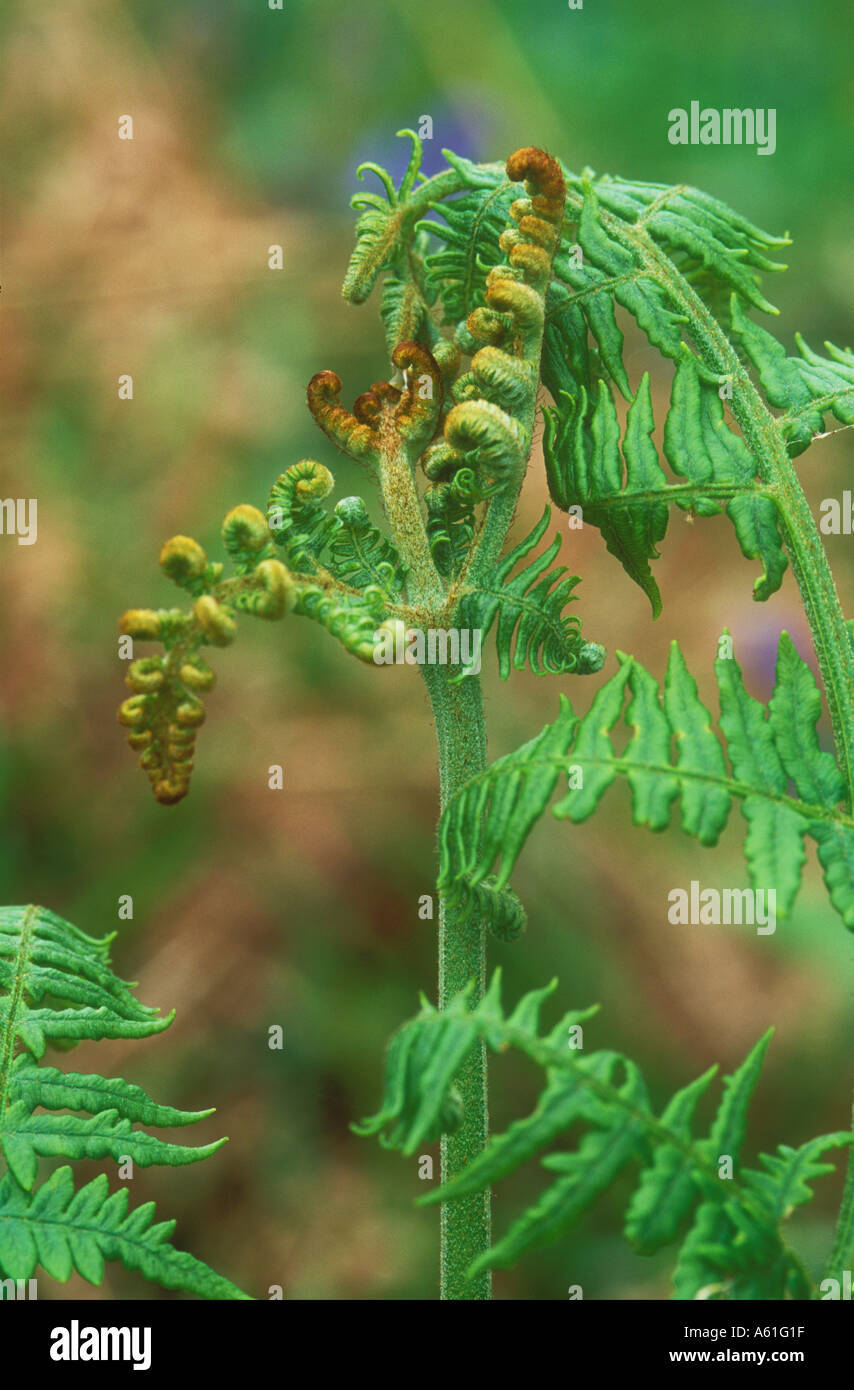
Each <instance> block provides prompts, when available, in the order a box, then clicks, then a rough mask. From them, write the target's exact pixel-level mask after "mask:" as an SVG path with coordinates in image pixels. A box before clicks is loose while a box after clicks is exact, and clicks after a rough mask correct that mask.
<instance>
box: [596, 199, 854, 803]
mask: <svg viewBox="0 0 854 1390" xmlns="http://www.w3.org/2000/svg"><path fill="white" fill-rule="evenodd" d="M601 217H602V223H603V225H604V226H605V227H606V228H607V230H608V231H609V232H610V233H612V234H613V235H614V236H615V237H616V238H617V240H621V241H623V242H624V244H626V245H628V246H631V247H633V248H634V249H635V250H639V251H640V253H641V256H642V257H643V259H644V260H645V262H646V265H647V268H648V271H649V273H650V274H651V275H652V277H653V278H654V279H655V280H657V281H658V283H659V284H660V286H661V288H662V289H663V291H664V293H665V294H666V296H667V298H668V299H669V300H670V303H671V304H672V305H673V307H674V308H675V309H677V310H678V311H679V312H680V313H682V314H684V315H685V316H686V317H687V319H688V320H689V322H690V330H689V331H690V333H691V336H692V337H693V339H694V342H695V344H696V346H697V348H698V349H699V352H700V355H701V357H702V358H703V361H704V362H705V364H706V366H708V367H710V368H711V369H712V371H714V372H716V373H718V374H719V375H720V376H721V377H724V376H729V377H731V378H732V383H733V394H732V399H731V401H730V408H731V410H732V413H733V415H734V416H735V418H736V420H737V421H738V424H739V425H740V427H741V430H742V433H743V435H744V438H745V441H746V443H747V446H748V448H749V449H750V452H751V453H752V455H753V457H754V459H755V460H756V464H757V469H758V472H759V476H760V478H761V479H762V482H763V484H764V485H765V487H764V490H765V491H766V492H769V493H771V494H772V495H773V496H774V497H775V498H776V500H777V504H778V505H777V515H778V519H779V524H780V530H781V531H782V534H783V539H784V541H785V544H786V549H787V550H788V552H789V558H790V560H791V562H792V570H793V572H794V575H795V579H796V580H797V584H798V588H799V589H800V593H801V601H802V602H803V605H804V609H805V612H806V616H807V621H808V622H809V625H810V631H811V633H812V639H813V645H814V647H815V652H816V657H817V658H818V665H819V670H820V672H821V679H822V684H823V686H824V693H825V698H826V700H827V704H828V708H829V710H830V721H831V724H832V726H833V739H834V743H835V745H836V753H837V757H838V760H839V765H840V768H841V769H842V775H843V777H844V779H845V787H846V805H847V808H848V809H849V810H850V809H852V807H854V654H852V650H851V642H850V638H849V635H848V629H847V627H846V624H845V618H844V616H843V612H842V605H841V603H840V601H839V595H838V593H837V591H836V585H835V583H834V581H833V575H832V573H831V569H830V565H829V564H828V560H827V555H826V553H825V550H824V546H823V544H822V540H821V536H820V534H819V530H818V526H817V525H816V521H815V517H814V516H813V514H812V511H811V510H810V506H809V503H808V501H807V499H806V496H805V494H804V491H803V488H802V487H801V483H800V479H799V478H798V474H797V472H796V471H795V467H794V464H793V463H792V460H791V458H790V457H789V453H788V450H787V448H786V445H785V443H784V441H783V439H782V436H781V434H780V431H779V429H778V428H777V425H776V423H775V420H774V417H773V415H772V414H771V413H770V411H769V410H768V409H767V407H766V406H765V403H764V401H763V400H762V397H761V396H760V395H759V392H758V391H757V389H756V387H755V386H754V384H753V381H752V380H751V377H750V373H749V372H748V371H747V368H746V367H745V366H744V364H743V363H742V361H741V360H740V358H739V356H738V353H737V352H736V350H735V348H734V347H733V345H732V343H731V342H730V341H729V339H728V338H727V336H726V334H725V333H724V331H723V329H722V328H721V326H720V324H719V323H718V322H717V320H716V319H715V317H714V315H713V314H712V313H710V311H709V310H708V309H707V308H706V305H705V304H704V303H703V301H702V300H701V299H700V297H699V295H698V294H696V293H695V291H694V290H693V289H692V288H691V286H690V285H689V284H688V283H687V281H686V280H684V279H683V278H682V277H681V276H679V275H678V274H677V275H674V271H673V267H672V265H671V263H670V261H669V260H668V258H667V257H666V255H665V254H664V252H663V251H661V250H660V249H659V248H658V247H656V246H655V245H654V243H653V242H652V241H651V240H650V239H649V237H648V236H647V235H646V234H645V233H644V232H642V231H641V232H639V231H638V229H637V228H635V227H631V226H626V225H625V224H622V223H620V222H619V221H618V219H616V218H613V217H611V216H610V215H608V214H607V213H602V214H601Z"/></svg>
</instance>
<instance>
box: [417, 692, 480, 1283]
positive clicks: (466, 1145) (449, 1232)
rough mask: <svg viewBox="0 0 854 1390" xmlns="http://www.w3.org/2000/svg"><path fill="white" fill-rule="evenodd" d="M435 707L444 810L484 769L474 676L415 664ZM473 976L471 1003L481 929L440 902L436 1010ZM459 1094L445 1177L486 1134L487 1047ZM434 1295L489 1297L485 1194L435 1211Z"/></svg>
mask: <svg viewBox="0 0 854 1390" xmlns="http://www.w3.org/2000/svg"><path fill="white" fill-rule="evenodd" d="M421 671H422V674H423V676H424V682H425V684H426V686H427V691H428V693H429V696H430V702H431V704H432V707H433V717H434V719H435V722H436V738H437V742H438V748H439V778H440V787H441V804H442V810H444V809H445V806H446V805H447V804H448V801H449V800H450V798H451V797H452V796H453V795H454V793H455V792H456V791H457V790H458V789H459V788H460V787H461V786H462V785H463V783H464V782H467V781H468V780H469V778H470V777H474V776H475V774H476V773H479V772H482V771H483V769H484V768H485V766H486V728H485V724H484V718H483V699H482V696H481V689H480V679H479V677H477V676H467V677H466V678H465V680H463V681H462V682H461V683H460V684H459V685H452V684H451V683H450V682H451V679H452V678H453V677H454V676H455V675H458V674H459V670H458V669H457V668H454V667H452V666H430V665H424V666H422V667H421ZM472 980H473V981H474V990H473V993H472V996H471V1003H472V1007H474V1006H475V1005H476V1004H477V1003H478V1002H479V1001H480V1000H481V999H482V998H483V995H484V991H485V988H486V929H485V928H484V926H483V924H482V923H481V922H478V921H472V920H471V919H469V920H467V921H463V920H461V919H460V917H459V915H458V914H457V913H455V912H454V911H452V910H449V909H448V908H447V906H446V905H445V903H440V906H439V1007H440V1009H443V1008H444V1007H445V1005H446V1004H447V1002H448V1000H449V999H450V998H451V996H452V995H454V994H456V993H457V992H458V991H459V990H461V989H464V988H465V986H466V985H467V984H468V983H469V982H470V981H472ZM456 1085H457V1088H458V1090H459V1092H460V1095H461V1097H462V1103H463V1121H462V1124H461V1126H460V1128H459V1129H458V1130H457V1131H456V1132H455V1133H454V1134H443V1135H442V1159H441V1181H442V1182H443V1183H446V1182H448V1181H449V1180H450V1179H451V1178H453V1177H455V1176H456V1175H457V1173H459V1172H461V1171H462V1170H463V1169H464V1168H465V1167H466V1166H467V1164H468V1163H470V1162H471V1161H472V1159H474V1158H476V1157H477V1155H478V1154H480V1153H481V1152H482V1150H483V1148H484V1146H485V1144H486V1141H487V1138H488V1135H489V1108H488V1091H487V1073H486V1049H485V1047H484V1045H483V1043H480V1044H478V1046H477V1047H476V1048H474V1049H473V1050H472V1052H471V1053H470V1055H469V1057H468V1059H467V1061H466V1062H465V1063H464V1065H463V1067H462V1068H461V1070H460V1072H459V1075H458V1077H457V1082H456ZM440 1227H441V1235H440V1242H441V1254H440V1297H441V1298H443V1299H489V1298H490V1297H491V1296H492V1280H491V1276H490V1273H489V1271H488V1270H484V1271H482V1272H481V1273H479V1274H477V1275H476V1276H475V1278H474V1279H471V1280H469V1279H466V1277H465V1275H466V1270H467V1269H468V1267H469V1265H470V1264H471V1263H472V1261H473V1260H474V1259H475V1258H476V1257H477V1256H478V1255H481V1254H483V1252H484V1251H485V1250H488V1249H489V1247H490V1244H491V1221H490V1193H489V1189H487V1190H486V1191H485V1192H476V1193H473V1194H472V1195H470V1196H468V1197H460V1198H459V1199H458V1200H457V1201H454V1202H443V1203H442V1206H441V1209H440Z"/></svg>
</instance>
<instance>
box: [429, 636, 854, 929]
mask: <svg viewBox="0 0 854 1390" xmlns="http://www.w3.org/2000/svg"><path fill="white" fill-rule="evenodd" d="M620 660H621V665H620V669H619V670H618V671H617V673H616V674H615V675H614V676H612V677H611V679H610V680H609V681H608V682H607V683H606V684H605V685H604V686H603V687H602V689H601V690H600V691H599V692H598V694H597V695H596V697H595V699H594V701H593V704H592V705H591V708H590V711H589V713H588V714H587V715H585V716H584V718H583V719H581V720H579V719H578V718H577V716H576V715H575V713H574V712H573V709H572V706H571V705H570V703H569V701H568V699H567V698H566V696H562V697H561V710H560V714H559V715H558V718H557V719H556V721H555V722H554V724H551V725H547V726H546V728H545V729H544V730H543V731H542V733H540V734H538V735H537V737H536V738H535V739H532V740H531V741H530V742H529V743H526V744H524V745H523V746H522V747H521V748H519V749H518V750H517V751H516V752H515V753H510V754H508V755H507V756H506V757H504V758H500V759H498V761H497V762H495V763H493V764H492V766H491V767H489V768H487V770H486V771H485V772H484V773H482V774H481V775H479V776H476V777H473V778H472V779H471V780H470V781H469V782H467V783H465V784H464V785H463V787H462V788H461V789H460V791H459V792H458V793H457V794H456V796H455V797H454V798H453V799H452V800H451V801H450V802H449V804H448V806H447V807H446V809H445V812H444V814H443V816H442V820H441V822H440V827H439V849H440V875H439V887H440V889H441V891H442V892H443V893H445V894H446V895H447V897H448V899H449V901H450V902H452V903H454V904H458V905H462V906H463V907H464V908H465V907H466V906H467V905H468V906H470V907H471V908H472V909H473V907H474V900H473V898H470V895H471V894H472V893H473V892H474V891H475V890H476V889H477V887H478V885H479V884H481V883H482V882H484V881H485V880H486V879H487V878H488V877H490V876H491V875H492V874H493V870H495V878H494V879H491V881H493V882H495V883H496V884H497V886H498V887H499V888H504V887H506V885H507V884H508V883H509V880H510V875H511V873H512V871H513V866H514V864H515V862H516V859H517V858H518V855H519V853H520V852H521V849H522V846H523V844H524V843H525V840H526V839H527V837H528V835H529V833H530V831H531V829H532V828H533V826H534V825H535V824H536V822H537V820H539V818H540V816H542V815H543V814H544V812H545V810H546V808H547V806H548V804H549V802H550V800H551V797H552V794H553V793H554V791H555V789H556V787H557V785H558V782H559V780H560V778H561V775H565V776H566V777H567V782H568V789H567V791H566V793H565V795H564V796H563V797H562V798H561V800H560V801H559V802H558V803H557V804H556V805H555V806H554V808H553V814H554V815H555V816H556V817H558V819H566V820H572V821H576V822H579V821H584V820H586V819H587V818H588V817H589V816H590V815H592V814H593V812H594V810H595V809H596V807H597V805H598V803H599V801H600V799H601V797H602V796H603V794H604V792H605V791H606V790H607V788H608V787H609V786H610V785H611V783H612V782H613V781H614V780H615V779H616V778H617V777H618V776H619V777H625V778H626V780H627V782H628V784H629V787H630V789H631V793H632V804H633V818H634V821H635V824H636V825H646V826H649V828H650V829H651V830H663V829H664V828H665V827H666V826H667V825H668V823H669V820H670V811H671V807H672V805H673V804H674V803H675V802H677V801H679V802H680V804H681V812H682V815H681V819H682V829H683V830H684V831H685V832H686V834H688V835H692V836H694V837H696V838H697V839H698V840H699V841H700V843H701V844H703V845H714V844H716V843H717V841H718V838H719V837H720V834H721V832H722V830H723V828H724V826H725V824H726V821H727V818H728V815H729V810H730V806H731V803H732V801H733V799H737V800H738V801H740V802H741V804H742V811H743V814H744V818H745V820H746V822H747V832H746V838H745V857H746V860H747V866H748V871H749V874H750V880H751V883H752V885H753V887H754V888H755V889H757V890H758V889H763V890H769V889H773V890H774V891H775V893H776V912H777V915H778V916H781V917H782V916H785V915H786V914H787V913H788V912H789V911H790V909H791V907H792V904H793V902H794V899H795V896H796V894H797V891H798V888H799V886H800V881H801V873H802V869H803V863H804V857H805V856H804V848H803V838H804V836H805V835H810V836H811V837H812V838H813V839H814V840H815V841H816V844H817V846H818V857H819V861H820V863H821V865H822V868H823V870H824V878H825V883H826V885H827V889H828V893H829V895H830V900H831V902H832V903H833V906H834V907H835V908H836V910H837V912H838V913H839V914H840V916H841V917H842V919H843V921H844V922H845V925H846V926H848V927H851V928H854V820H853V819H852V817H851V815H850V814H849V813H848V812H847V811H843V810H842V809H841V807H840V803H841V801H842V797H843V785H842V779H841V776H840V773H839V770H838V768H837V766H836V763H835V761H834V759H833V757H832V756H831V755H830V754H829V753H826V752H824V751H822V749H821V748H820V747H819V743H818V738H817V734H816V728H815V726H816V721H817V719H818V716H819V714H820V710H821V700H820V696H819V693H818V688H817V686H816V684H815V679H814V677H813V675H812V672H811V671H810V669H809V667H808V666H807V664H806V662H805V661H803V660H802V658H801V657H800V656H799V655H798V653H797V651H796V650H795V647H794V645H793V643H792V641H791V639H790V638H789V637H788V636H787V635H786V634H785V633H783V634H782V636H781V638H780V647H779V653H778V658H777V681H776V685H775V688H774V693H773V695H772V697H771V700H770V702H769V706H768V710H767V711H766V710H765V709H764V707H763V706H762V705H761V704H759V703H758V702H757V701H756V700H754V699H753V698H752V697H751V696H749V695H748V694H747V692H746V691H745V689H744V685H743V681H742V677H741V671H740V669H739V667H738V663H737V662H736V661H735V659H734V658H733V657H730V658H726V657H722V658H719V659H718V660H717V662H716V663H715V669H716V674H717V678H718V688H719V692H720V703H721V718H720V729H721V732H722V734H723V737H724V742H723V744H722V743H721V741H720V740H719V739H718V737H717V736H716V735H715V733H714V732H713V730H712V723H711V716H710V715H709V713H708V711H707V710H706V709H705V707H704V706H703V704H702V703H701V702H700V700H699V698H698V696H697V687H696V684H695V682H694V679H693V677H692V676H691V675H690V673H689V672H688V670H687V668H686V666H685V662H684V658H683V657H682V654H681V652H680V650H679V648H678V646H677V645H676V644H675V643H674V644H673V646H672V648H671V655H670V662H669V665H668V669H667V677H666V679H665V682H664V690H663V700H662V694H661V693H660V692H659V688H658V686H657V684H656V682H655V680H654V679H653V677H652V676H651V675H649V673H648V672H647V671H645V670H644V668H643V667H642V666H641V665H640V664H639V663H638V662H637V661H635V660H633V659H632V658H630V657H622V656H621V658H620ZM627 693H628V694H629V696H630V699H629V703H628V706H627V708H626V710H625V722H626V724H627V726H628V728H629V729H630V731H631V738H630V739H629V742H628V744H627V745H626V747H625V748H624V749H623V751H622V752H619V753H618V752H616V751H615V749H614V747H613V745H612V742H611V732H612V731H613V730H614V728H615V726H616V725H617V722H618V720H619V719H620V716H621V715H622V714H623V707H624V704H625V698H626V694H627ZM724 749H726V751H727V753H728V756H729V769H728V768H727V760H726V758H725V756H724ZM790 780H791V782H793V783H794V788H795V793H794V794H789V791H788V787H789V781H790Z"/></svg>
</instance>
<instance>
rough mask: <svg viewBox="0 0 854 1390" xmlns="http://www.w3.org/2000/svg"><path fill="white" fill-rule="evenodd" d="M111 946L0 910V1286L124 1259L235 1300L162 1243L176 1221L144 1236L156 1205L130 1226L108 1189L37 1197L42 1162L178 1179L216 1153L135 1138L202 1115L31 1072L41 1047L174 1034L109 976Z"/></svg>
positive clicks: (53, 1181)
mask: <svg viewBox="0 0 854 1390" xmlns="http://www.w3.org/2000/svg"><path fill="white" fill-rule="evenodd" d="M111 940H112V937H105V938H104V939H103V940H98V939H96V938H94V937H90V936H87V935H86V934H85V933H84V932H82V931H80V930H79V929H78V928H77V927H74V926H72V925H71V924H70V923H68V922H65V921H63V920H62V918H60V917H57V916H56V915H55V914H54V913H52V912H49V911H48V910H47V909H46V908H42V907H36V906H34V905H32V904H31V905H30V906H28V907H4V908H0V1157H2V1159H3V1161H5V1164H6V1167H7V1169H8V1172H7V1173H6V1175H5V1176H4V1177H3V1178H2V1181H0V1275H3V1276H5V1277H7V1278H12V1279H25V1278H29V1277H30V1276H31V1275H32V1274H33V1271H34V1269H35V1266H36V1264H37V1263H41V1264H42V1266H43V1267H44V1268H45V1269H46V1270H47V1272H48V1273H49V1274H52V1275H54V1277H56V1278H59V1279H62V1280H65V1279H68V1278H69V1276H70V1274H71V1273H72V1270H73V1269H74V1268H76V1269H78V1270H79V1272H80V1273H81V1274H82V1275H83V1276H84V1277H85V1278H87V1279H89V1280H90V1281H91V1282H93V1283H100V1282H101V1279H102V1278H103V1264H104V1260H105V1259H120V1260H122V1261H123V1263H124V1264H125V1265H127V1267H128V1268H129V1269H140V1270H141V1271H142V1272H143V1273H144V1274H146V1276H147V1277H148V1278H153V1279H156V1280H158V1281H159V1282H160V1283H162V1284H163V1285H164V1287H166V1288H182V1289H185V1290H186V1291H187V1292H191V1293H197V1294H198V1295H199V1296H200V1297H204V1298H243V1297H245V1295H243V1294H241V1293H240V1291H239V1290H238V1289H236V1288H235V1287H234V1285H233V1284H230V1283H229V1281H228V1280H226V1279H222V1278H220V1276H219V1275H217V1274H214V1273H213V1271H212V1270H210V1269H208V1268H207V1267H206V1266H205V1265H203V1264H202V1263H201V1262H200V1261H198V1260H196V1259H194V1258H193V1257H192V1256H191V1255H185V1254H183V1253H182V1252H180V1251H176V1250H174V1249H173V1248H172V1247H171V1246H169V1245H166V1244H165V1241H166V1239H167V1237H168V1236H169V1234H170V1233H171V1230H172V1228H173V1225H174V1223H173V1222H167V1223H163V1224H161V1225H160V1226H151V1218H152V1214H153V1205H152V1204H148V1205H147V1206H144V1207H140V1208H139V1209H138V1210H137V1211H135V1212H133V1213H131V1214H130V1215H126V1212H127V1204H128V1199H127V1192H126V1191H120V1192H117V1193H116V1194H114V1196H112V1197H110V1196H109V1189H108V1185H107V1179H106V1177H100V1178H97V1179H96V1180H95V1182H93V1183H89V1184H88V1185H87V1186H86V1187H83V1188H81V1189H80V1190H79V1191H77V1192H76V1193H75V1191H74V1184H73V1180H72V1177H71V1169H70V1168H62V1169H60V1170H59V1171H58V1172H56V1173H54V1174H53V1176H52V1177H51V1178H50V1179H49V1180H48V1181H47V1182H46V1183H44V1184H42V1186H41V1187H36V1182H37V1178H38V1166H39V1158H41V1157H49V1158H57V1157H61V1158H70V1159H104V1158H110V1159H112V1160H114V1161H115V1162H116V1163H127V1162H129V1161H132V1162H133V1163H134V1164H138V1165H139V1167H141V1168H147V1167H150V1166H151V1165H154V1164H157V1165H163V1166H166V1167H170V1168H175V1167H182V1166H184V1165H185V1164H188V1163H196V1162H198V1161H199V1160H201V1159H204V1158H208V1157H209V1156H210V1155H211V1154H213V1153H215V1152H216V1150H217V1149H219V1148H220V1147H221V1146H222V1144H224V1143H225V1140H224V1139H220V1140H217V1141H215V1142H213V1143H210V1144H202V1145H197V1146H193V1145H187V1144H175V1143H167V1142H166V1141H164V1140H162V1139H160V1138H159V1136H157V1135H156V1134H149V1133H147V1132H146V1130H144V1129H135V1128H134V1125H135V1124H142V1125H147V1126H164V1127H166V1126H169V1127H172V1126H185V1125H189V1124H195V1123H196V1122H197V1121H199V1120H202V1119H205V1118H206V1117H207V1116H208V1115H211V1114H213V1111H212V1110H199V1111H182V1110H178V1109H176V1108H175V1107H174V1106H167V1105H158V1104H157V1103H156V1102H154V1101H153V1100H152V1099H151V1098H150V1097H149V1096H148V1095H147V1094H146V1093H145V1091H143V1090H142V1088H141V1087H139V1086H135V1085H132V1084H130V1083H129V1082H127V1081H123V1080H121V1079H120V1078H117V1077H112V1078H108V1077H102V1076H98V1075H84V1074H81V1073H75V1072H67V1073H64V1072H61V1071H59V1070H58V1069H57V1068H56V1067H51V1066H40V1065H39V1062H40V1059H41V1058H42V1056H43V1055H44V1052H45V1048H46V1046H47V1044H48V1043H49V1042H50V1043H54V1044H57V1045H64V1044H68V1043H72V1044H73V1043H76V1042H79V1041H82V1040H84V1039H88V1040H98V1039H100V1038H138V1037H147V1036H149V1035H150V1034H152V1033H159V1032H161V1031H162V1030H163V1029H164V1028H168V1026H169V1024H170V1023H171V1022H172V1015H171V1014H170V1015H169V1016H168V1017H167V1018H161V1017H160V1016H159V1013H158V1011H157V1010H156V1009H152V1008H149V1007H148V1006H147V1005H145V1004H141V1003H140V1002H139V1000H138V999H137V998H136V997H135V995H134V994H133V993H132V992H131V987H130V986H129V985H128V984H126V983H125V982H124V981H123V980H120V979H119V978H118V976H117V975H115V974H114V973H113V971H112V969H111V968H110V959H109V945H110V942H111ZM66 1005H68V1006H69V1007H66ZM68 1111H77V1112H78V1113H77V1114H68V1113H66V1112H68Z"/></svg>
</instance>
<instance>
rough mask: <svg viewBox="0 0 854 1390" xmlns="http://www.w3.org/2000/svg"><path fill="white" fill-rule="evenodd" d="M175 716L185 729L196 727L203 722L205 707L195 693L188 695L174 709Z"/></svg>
mask: <svg viewBox="0 0 854 1390" xmlns="http://www.w3.org/2000/svg"><path fill="white" fill-rule="evenodd" d="M175 718H176V719H177V721H178V723H179V724H182V725H183V726H184V728H186V729H197V728H198V727H199V725H200V724H204V722H205V707H204V705H203V704H202V702H201V700H197V699H196V697H195V695H188V696H187V698H186V700H182V701H181V703H180V705H179V706H178V708H177V709H176V711H175Z"/></svg>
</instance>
